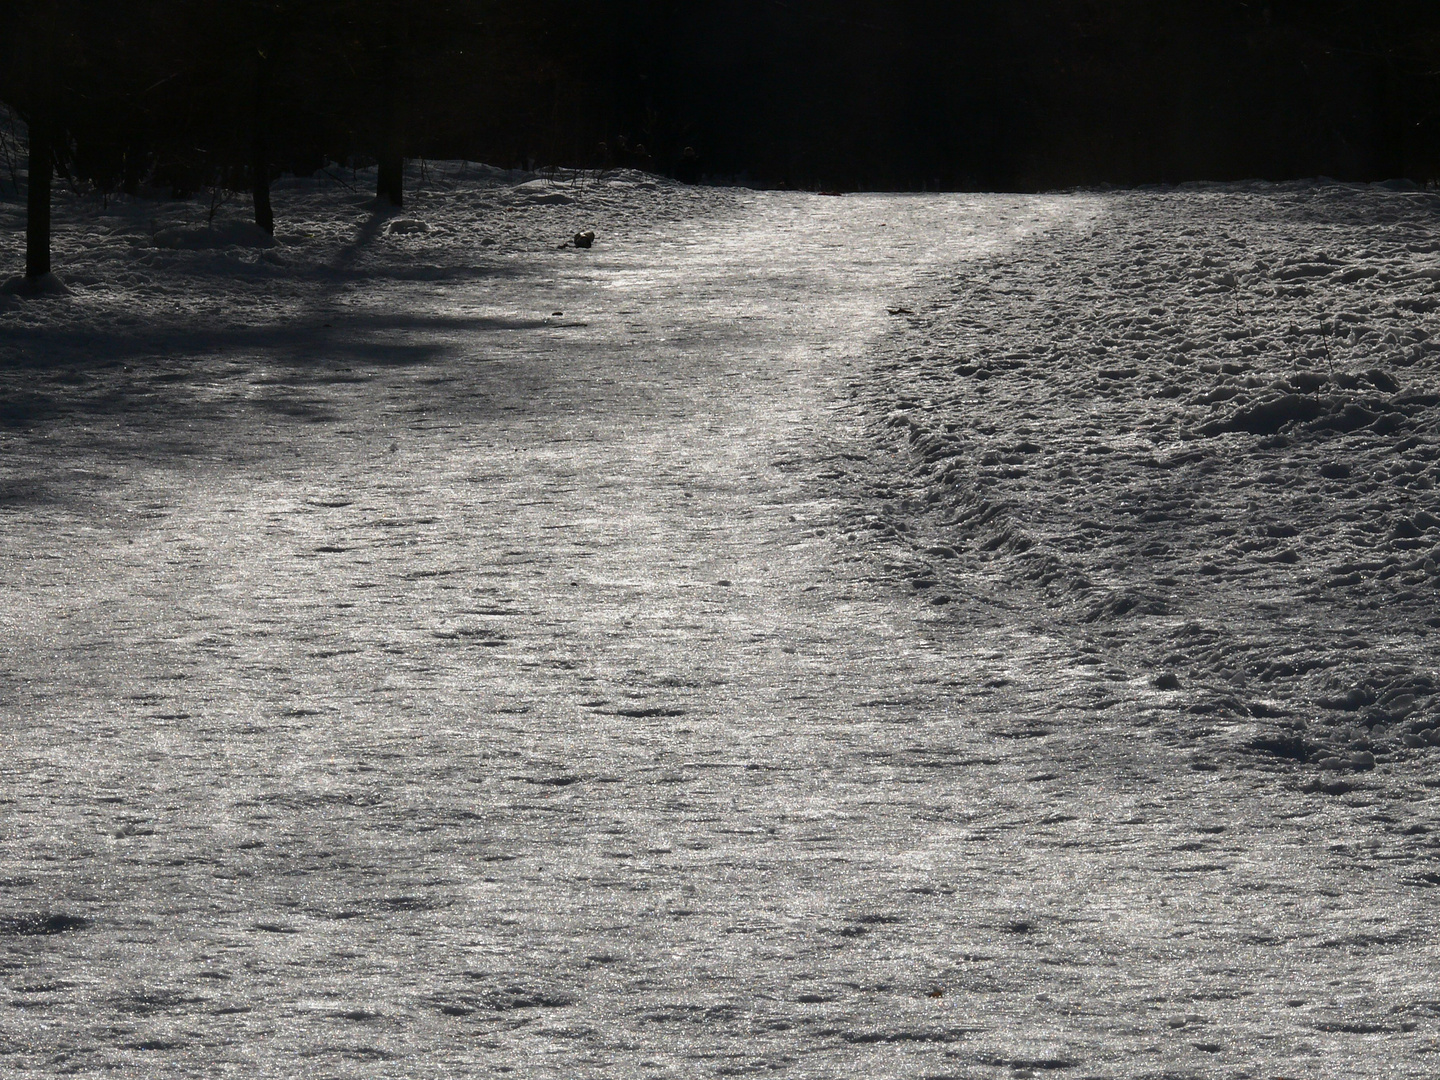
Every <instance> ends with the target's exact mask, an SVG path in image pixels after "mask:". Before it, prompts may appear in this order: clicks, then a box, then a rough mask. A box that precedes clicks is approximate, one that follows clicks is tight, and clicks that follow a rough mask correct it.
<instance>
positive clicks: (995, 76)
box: [0, 0, 1440, 227]
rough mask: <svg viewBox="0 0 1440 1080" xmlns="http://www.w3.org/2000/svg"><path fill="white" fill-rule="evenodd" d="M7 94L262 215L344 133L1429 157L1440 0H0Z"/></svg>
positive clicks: (1256, 171)
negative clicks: (273, 186)
mask: <svg viewBox="0 0 1440 1080" xmlns="http://www.w3.org/2000/svg"><path fill="white" fill-rule="evenodd" d="M0 101H4V102H5V103H7V104H9V105H10V106H11V107H12V108H13V109H15V111H16V112H17V113H18V114H19V115H20V116H21V117H22V118H23V119H24V120H25V121H26V122H27V123H28V125H29V129H30V132H31V141H32V153H33V154H35V155H36V157H37V160H39V159H41V158H43V159H46V160H52V161H53V163H54V165H55V166H56V167H58V168H59V169H60V170H61V171H62V174H64V175H68V176H72V177H75V178H77V179H81V180H85V181H89V182H92V183H94V184H96V185H98V186H100V187H102V188H105V189H120V190H131V191H134V190H137V189H138V188H139V187H140V186H141V185H142V184H144V185H151V186H160V187H164V188H170V189H174V190H176V191H179V192H185V191H193V190H196V189H198V188H199V187H201V186H203V185H207V184H216V183H223V184H225V185H227V186H232V187H237V188H243V189H246V190H253V191H254V192H255V196H256V204H257V221H259V222H260V223H261V224H262V225H264V226H266V227H268V224H269V222H268V213H269V212H268V199H267V197H266V190H267V187H268V182H269V179H270V177H272V176H274V175H277V174H278V173H279V172H281V171H299V172H308V171H311V170H314V169H315V168H318V167H320V166H321V164H322V163H323V162H325V161H327V160H339V161H352V160H354V159H356V158H364V159H368V160H369V161H372V162H377V163H379V165H380V180H379V188H380V191H379V194H380V195H381V196H383V197H389V198H391V199H392V200H395V201H399V200H400V199H401V198H402V197H403V193H402V192H401V190H400V183H401V181H400V177H401V169H400V163H401V161H402V160H403V158H405V157H413V156H431V157H460V156H464V157H469V158H475V159H482V160H487V161H491V162H494V163H496V164H502V165H505V164H510V165H515V164H557V165H558V164H571V165H581V166H603V165H613V164H630V165H639V166H642V167H648V168H653V169H656V170H657V171H675V170H676V169H677V168H680V169H681V170H682V171H683V170H684V169H686V168H688V169H690V170H692V171H694V170H697V169H698V170H702V171H704V172H706V173H708V174H710V175H713V176H724V177H737V176H745V177H748V178H750V179H752V180H754V181H756V182H760V183H770V184H790V185H794V186H807V187H815V186H820V187H880V188H901V189H903V188H921V187H944V188H1010V189H1033V188H1047V187H1059V186H1068V185H1074V184H1091V183H1097V182H1101V181H1109V182H1113V183H1118V184H1133V183H1145V182H1159V181H1179V180H1184V179H1198V178H1208V179H1229V178H1241V177H1252V176H1260V177H1269V178H1276V179H1279V178H1285V177H1295V176H1306V175H1315V174H1320V173H1326V174H1330V175H1335V176H1341V177H1348V178H1355V179H1378V178H1389V177H1396V176H1409V177H1411V178H1414V179H1421V180H1425V179H1430V178H1433V177H1435V176H1437V175H1440V4H1435V3H1434V2H1433V0H1371V2H1368V3H1367V2H1358V0H1271V2H1269V3H1264V2H1260V0H1249V2H1242V0H1168V2H1166V3H1163V4H1157V3H1154V2H1153V0H971V2H964V0H950V2H941V0H884V2H881V0H828V2H826V0H728V2H723V3H713V4H693V3H682V2H679V0H609V2H607V3H603V4H597V3H593V2H581V0H427V2H426V3H423V4H415V3H407V2H404V0H228V2H226V3H213V2H210V0H204V2H201V0H132V2H130V3H126V4H123V5H121V4H114V3H97V2H93V0H0ZM687 146H689V147H693V148H694V149H695V150H696V151H697V152H698V155H699V162H698V165H697V164H694V163H687V164H682V155H683V153H684V149H685V147H687ZM32 186H33V185H32Z"/></svg>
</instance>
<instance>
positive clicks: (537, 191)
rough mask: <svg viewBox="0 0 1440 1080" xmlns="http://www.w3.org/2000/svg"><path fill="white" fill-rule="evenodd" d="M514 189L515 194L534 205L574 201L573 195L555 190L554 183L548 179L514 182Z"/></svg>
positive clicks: (560, 204)
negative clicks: (521, 182) (522, 182)
mask: <svg viewBox="0 0 1440 1080" xmlns="http://www.w3.org/2000/svg"><path fill="white" fill-rule="evenodd" d="M514 191H515V194H516V195H518V196H520V197H522V198H524V199H526V200H527V201H529V202H530V203H532V204H534V205H536V206H564V205H566V204H567V203H572V202H574V201H575V199H574V197H573V196H571V195H568V194H566V193H565V192H563V191H556V190H555V185H554V184H553V183H552V182H551V181H549V180H531V181H528V182H527V183H524V184H516V185H515V188H514Z"/></svg>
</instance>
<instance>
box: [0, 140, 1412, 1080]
mask: <svg viewBox="0 0 1440 1080" xmlns="http://www.w3.org/2000/svg"><path fill="white" fill-rule="evenodd" d="M373 190H374V175H373V173H372V174H370V175H366V174H364V173H360V174H354V173H350V172H348V171H340V170H336V171H335V172H334V174H333V175H332V176H330V177H322V178H307V179H296V180H286V181H282V182H280V183H277V185H276V186H275V199H274V201H275V209H276V219H277V229H276V237H275V246H274V247H273V248H256V247H253V246H248V245H244V244H231V243H226V244H220V245H216V246H203V247H195V246H177V247H165V246H160V245H158V244H157V242H156V239H157V237H158V236H159V234H160V233H162V232H165V231H167V230H181V231H182V233H184V235H191V234H192V233H198V231H199V230H202V229H203V230H210V229H212V228H214V229H219V230H220V232H221V234H222V235H238V236H244V235H245V234H244V231H243V228H242V226H243V225H244V214H243V212H242V211H243V209H244V208H243V207H241V206H238V205H234V204H232V205H225V206H221V207H220V208H219V210H218V213H217V214H216V217H215V224H214V225H213V226H212V225H211V224H210V223H209V222H207V220H206V219H207V217H208V216H209V214H210V211H211V208H212V204H211V202H210V201H208V200H195V201H189V202H167V201H156V200H134V201H131V200H124V199H122V200H118V201H112V202H111V203H110V204H109V205H108V206H107V205H104V204H103V203H102V202H101V201H99V200H95V199H92V198H90V197H88V196H87V197H79V196H73V195H70V194H65V193H62V194H61V196H60V198H59V201H58V203H57V211H56V221H57V230H58V231H57V237H56V256H57V257H56V267H57V270H58V271H59V272H60V274H61V275H62V276H63V277H64V278H65V279H66V281H67V282H68V285H69V289H70V293H69V295H67V296H63V297H52V298H43V299H33V300H32V299H23V300H22V299H19V298H15V297H4V298H0V303H3V304H6V306H5V307H3V308H0V515H3V517H4V527H3V528H0V566H3V567H4V569H5V573H4V574H3V575H0V835H3V836H4V837H5V843H4V846H3V850H0V979H3V982H4V985H5V987H6V990H7V995H6V1000H5V1001H4V1002H3V1003H0V1010H3V1013H0V1072H4V1073H6V1074H7V1075H8V1074H9V1073H11V1072H13V1073H16V1074H19V1075H25V1074H26V1073H27V1072H28V1073H32V1074H36V1075H47V1074H52V1073H58V1072H62V1071H63V1072H66V1073H70V1074H74V1075H81V1076H92V1075H93V1076H99V1075H102V1074H103V1075H109V1074H113V1073H114V1072H115V1071H116V1070H129V1071H133V1072H137V1073H143V1074H144V1075H147V1076H157V1077H169V1076H174V1077H179V1076H196V1075H206V1076H245V1077H255V1076H262V1077H272V1076H273V1077H282V1076H293V1075H300V1074H310V1073H315V1074H316V1075H320V1074H322V1073H323V1074H324V1075H327V1076H347V1077H348V1076H356V1077H359V1076H371V1075H405V1076H407V1077H429V1076H434V1077H448V1076H455V1075H479V1074H485V1073H490V1072H497V1071H510V1072H513V1073H515V1074H518V1075H523V1076H557V1077H558V1076H567V1077H568V1076H576V1075H580V1076H597V1077H598V1076H615V1077H632V1076H648V1075H654V1076H666V1075H673V1076H687V1077H688V1076H696V1075H734V1074H737V1073H743V1072H757V1073H760V1072H763V1073H771V1074H779V1075H796V1076H815V1077H822V1076H824V1077H829V1076H834V1077H841V1076H847V1077H848V1076H857V1075H863V1076H874V1077H890V1076H894V1077H901V1076H904V1077H913V1076H924V1075H933V1076H941V1075H944V1076H963V1077H967V1078H970V1077H974V1078H981V1077H985V1078H991V1077H1014V1076H1024V1075H1041V1074H1048V1073H1051V1072H1054V1073H1057V1074H1058V1073H1062V1072H1063V1073H1067V1074H1068V1073H1073V1074H1075V1075H1082V1074H1083V1075H1086V1076H1142V1075H1161V1074H1165V1075H1194V1076H1211V1075H1215V1076H1220V1075H1225V1076H1229V1075H1241V1074H1246V1075H1266V1076H1277V1075H1306V1076H1314V1077H1336V1078H1339V1077H1349V1076H1354V1075H1386V1076H1424V1075H1427V1074H1428V1073H1429V1072H1430V1071H1433V1070H1431V1069H1430V1065H1429V1061H1430V1056H1431V1055H1432V1052H1433V1048H1434V1046H1435V1045H1436V1039H1437V1038H1440V1027H1437V1010H1436V1008H1435V1005H1434V990H1433V973H1434V969H1435V963H1436V960H1437V956H1436V946H1435V943H1434V935H1433V933H1431V932H1430V929H1431V927H1432V926H1433V922H1434V898H1435V896H1436V895H1437V894H1436V892H1435V888H1434V886H1435V884H1436V882H1437V881H1440V867H1437V865H1436V858H1437V856H1436V847H1435V843H1434V836H1435V830H1436V828H1437V827H1440V814H1437V810H1440V801H1437V800H1440V788H1437V786H1436V780H1435V777H1434V754H1435V753H1436V752H1437V751H1436V750H1435V748H1434V747H1433V746H1432V745H1431V744H1432V742H1433V741H1435V736H1434V731H1435V730H1436V729H1435V726H1434V725H1433V717H1434V716H1435V705H1436V697H1435V687H1434V685H1433V682H1429V681H1427V680H1433V678H1434V667H1435V663H1434V659H1433V651H1434V650H1433V646H1432V642H1433V640H1434V638H1433V632H1434V631H1435V630H1436V629H1440V628H1436V627H1433V626H1431V625H1430V624H1429V623H1428V622H1427V620H1433V619H1434V618H1436V605H1435V604H1434V595H1435V587H1436V575H1435V573H1434V569H1433V556H1432V554H1431V553H1432V551H1433V548H1434V546H1435V544H1436V542H1437V535H1440V534H1437V533H1436V522H1440V513H1437V512H1436V511H1437V508H1436V506H1435V501H1434V500H1435V487H1434V483H1435V481H1436V480H1437V479H1440V475H1437V473H1436V467H1437V454H1436V453H1435V451H1436V449H1437V446H1436V440H1437V435H1436V431H1437V425H1436V424H1435V422H1434V421H1435V412H1434V409H1435V406H1436V400H1440V398H1436V400H1432V398H1435V397H1436V387H1435V379H1436V375H1435V361H1436V353H1435V350H1434V348H1433V347H1432V345H1433V342H1434V339H1435V331H1436V326H1435V321H1434V320H1435V313H1434V311H1435V304H1434V303H1433V301H1434V300H1435V298H1436V293H1435V286H1436V280H1437V279H1436V277H1435V276H1434V271H1435V269H1436V267H1437V266H1440V238H1437V235H1436V233H1437V229H1436V218H1435V213H1436V207H1435V202H1434V200H1433V197H1431V196H1427V195H1425V194H1423V193H1417V192H1406V191H1391V190H1388V189H1382V188H1374V189H1372V188H1357V187H1347V186H1344V185H1336V184H1310V185H1287V186H1278V187H1277V186H1265V185H1236V186H1228V187H1215V186H1197V187H1195V188H1192V189H1187V190H1181V191H1151V192H1106V193H1072V194H1066V195H1055V196H1042V197H1020V196H937V195H931V196H923V197H920V196H915V197H909V196H882V195H872V196H847V197H845V198H839V199H836V198H819V197H817V196H812V195H807V194H804V193H793V192H790V193H764V192H751V191H741V190H727V189H694V188H686V187H682V186H679V185H675V184H671V183H669V182H667V181H664V180H659V179H656V178H653V177H646V176H644V175H643V174H630V173H625V174H616V175H612V176H609V177H596V176H593V175H587V174H557V175H554V176H548V177H542V176H536V175H533V174H520V173H506V172H501V171H499V170H494V169H487V168H484V167H481V166H476V165H473V164H464V163H453V164H440V165H436V164H433V163H426V166H425V169H424V173H423V176H422V174H421V171H420V170H419V169H418V168H416V169H413V170H412V171H411V173H410V175H409V176H408V177H407V203H406V206H405V208H404V209H403V211H394V210H392V209H390V208H388V207H385V206H383V205H377V203H376V200H375V199H374V198H373V197H372V196H371V195H370V192H372V191H373ZM551 195H559V196H563V198H564V199H565V200H567V201H564V202H561V201H558V200H554V201H537V200H544V199H546V198H547V197H548V196H551ZM404 222H423V223H424V224H425V225H426V226H428V229H425V230H417V229H413V228H411V227H410V226H408V225H402V224H401V223H404ZM21 225H22V220H21V208H20V207H19V206H18V205H17V204H15V203H13V202H11V203H0V233H3V234H4V235H5V237H6V238H7V239H8V240H9V241H10V242H9V243H8V245H7V246H6V250H10V251H19V250H20V249H21V245H20V243H19V236H20V229H21ZM392 226H395V228H392ZM231 229H234V230H236V231H235V232H234V233H229V232H227V230H231ZM187 230H188V231H189V232H186V231H187ZM586 231H593V232H594V233H595V235H596V239H595V244H594V247H593V248H592V249H589V250H583V249H580V250H577V249H576V248H574V247H573V246H570V245H569V244H568V243H567V242H568V241H570V240H571V238H573V236H574V235H576V234H577V233H580V232H586ZM207 235H211V234H207ZM562 244H564V245H566V246H564V247H562V246H561V245H562ZM1427 560H1431V561H1430V562H1429V563H1428V564H1427Z"/></svg>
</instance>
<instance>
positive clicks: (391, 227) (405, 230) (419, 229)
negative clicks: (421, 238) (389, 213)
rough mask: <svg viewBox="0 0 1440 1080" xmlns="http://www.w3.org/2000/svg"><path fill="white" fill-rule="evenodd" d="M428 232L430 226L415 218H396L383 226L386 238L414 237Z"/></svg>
mask: <svg viewBox="0 0 1440 1080" xmlns="http://www.w3.org/2000/svg"><path fill="white" fill-rule="evenodd" d="M429 231H430V226H429V225H428V224H426V223H425V222H423V221H420V220H417V219H416V218H396V219H395V220H394V221H391V222H389V223H388V224H387V225H386V226H385V235H386V236H414V235H417V234H423V233H428V232H429Z"/></svg>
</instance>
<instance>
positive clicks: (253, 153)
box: [250, 53, 275, 236]
mask: <svg viewBox="0 0 1440 1080" xmlns="http://www.w3.org/2000/svg"><path fill="white" fill-rule="evenodd" d="M269 128H270V60H269V58H268V57H266V56H265V55H264V54H263V53H262V54H261V55H260V56H259V57H257V58H256V66H255V118H254V127H253V129H252V130H251V133H250V190H251V192H252V194H253V195H254V198H255V224H256V225H258V226H260V228H262V229H264V230H265V232H266V233H268V234H269V235H271V236H274V235H275V211H274V209H272V208H271V206H270V140H269V137H268V133H269Z"/></svg>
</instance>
